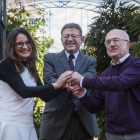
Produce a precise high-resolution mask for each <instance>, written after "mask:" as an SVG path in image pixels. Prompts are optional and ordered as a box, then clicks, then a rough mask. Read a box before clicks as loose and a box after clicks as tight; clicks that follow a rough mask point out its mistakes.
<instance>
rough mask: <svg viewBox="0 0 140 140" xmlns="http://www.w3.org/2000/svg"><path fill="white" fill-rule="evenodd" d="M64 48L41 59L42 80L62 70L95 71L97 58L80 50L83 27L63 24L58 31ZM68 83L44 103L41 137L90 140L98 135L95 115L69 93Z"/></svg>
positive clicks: (89, 73) (90, 73) (87, 73)
mask: <svg viewBox="0 0 140 140" xmlns="http://www.w3.org/2000/svg"><path fill="white" fill-rule="evenodd" d="M61 42H62V45H63V47H64V50H63V51H62V52H60V53H57V54H56V53H51V54H46V55H45V58H44V69H43V70H44V73H43V78H44V83H45V84H48V83H52V82H54V81H56V80H57V79H58V77H59V76H60V75H61V74H62V73H63V72H65V71H70V70H72V71H77V72H79V73H80V74H82V75H83V76H86V77H91V76H94V75H95V74H96V70H95V67H96V59H95V58H93V57H89V56H86V55H84V54H83V53H81V52H80V51H79V48H80V45H81V44H82V43H83V42H84V36H82V29H81V27H80V26H79V25H78V24H75V23H68V24H65V25H64V26H63V28H62V30H61ZM65 87H67V84H65V85H64V90H63V92H62V93H61V94H59V95H58V96H57V97H56V98H54V99H53V100H51V101H50V102H47V103H46V105H45V109H44V113H43V118H42V123H41V138H42V139H43V140H93V137H94V136H97V135H98V129H97V122H96V118H95V115H94V114H91V113H89V112H88V111H87V110H86V109H85V108H84V107H83V106H82V105H81V104H80V101H79V99H78V98H77V97H76V96H74V95H73V94H72V92H71V91H69V89H68V90H67V89H66V88H65Z"/></svg>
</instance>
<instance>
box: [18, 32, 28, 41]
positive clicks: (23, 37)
mask: <svg viewBox="0 0 140 140" xmlns="http://www.w3.org/2000/svg"><path fill="white" fill-rule="evenodd" d="M23 39H28V37H27V36H26V35H25V34H22V33H20V34H18V35H17V36H16V40H23Z"/></svg>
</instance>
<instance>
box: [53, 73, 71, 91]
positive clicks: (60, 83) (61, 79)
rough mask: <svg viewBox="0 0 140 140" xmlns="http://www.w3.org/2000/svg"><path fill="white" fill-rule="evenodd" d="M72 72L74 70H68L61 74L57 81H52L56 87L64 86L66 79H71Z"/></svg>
mask: <svg viewBox="0 0 140 140" xmlns="http://www.w3.org/2000/svg"><path fill="white" fill-rule="evenodd" d="M72 73H73V71H66V72H64V73H63V74H61V75H60V77H59V78H58V80H57V81H56V82H55V83H52V85H53V86H54V89H58V88H61V87H63V85H64V84H65V83H66V81H67V80H68V79H70V77H71V75H72Z"/></svg>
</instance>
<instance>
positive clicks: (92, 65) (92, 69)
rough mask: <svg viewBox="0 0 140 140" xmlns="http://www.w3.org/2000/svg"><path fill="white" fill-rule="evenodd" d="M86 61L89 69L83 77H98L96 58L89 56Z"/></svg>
mask: <svg viewBox="0 0 140 140" xmlns="http://www.w3.org/2000/svg"><path fill="white" fill-rule="evenodd" d="M86 61H87V63H88V65H87V69H86V72H85V73H84V74H82V76H83V77H87V78H90V77H93V76H95V75H96V65H97V61H96V58H94V57H89V56H87V58H86Z"/></svg>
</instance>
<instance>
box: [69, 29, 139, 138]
mask: <svg viewBox="0 0 140 140" xmlns="http://www.w3.org/2000/svg"><path fill="white" fill-rule="evenodd" d="M130 44H131V42H130V41H129V36H128V34H127V33H126V32H125V31H123V30H118V29H114V30H111V31H110V32H109V33H108V34H107V35H106V38H105V46H106V50H107V54H108V56H109V57H111V58H112V60H111V63H110V64H111V66H110V67H109V68H108V69H106V70H105V71H104V72H103V73H102V74H101V76H100V77H92V78H86V76H85V77H82V76H81V75H80V74H78V73H77V72H75V73H73V75H72V78H71V80H69V81H68V82H71V81H75V84H76V83H77V84H78V85H79V86H80V87H81V89H80V87H76V86H75V87H74V86H73V87H69V88H72V89H73V94H74V95H76V96H77V97H78V98H80V101H81V103H82V104H83V105H84V107H85V108H86V109H87V110H88V111H89V112H91V113H96V112H98V111H99V110H100V109H101V108H102V107H103V106H105V111H106V112H105V114H106V124H105V126H104V130H105V135H106V139H107V140H140V58H138V57H133V56H131V55H130V54H129V48H130ZM83 88H90V89H91V88H94V91H95V92H94V94H93V95H92V96H90V95H88V94H87V93H86V91H85V90H84V89H83ZM79 89H80V91H79Z"/></svg>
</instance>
